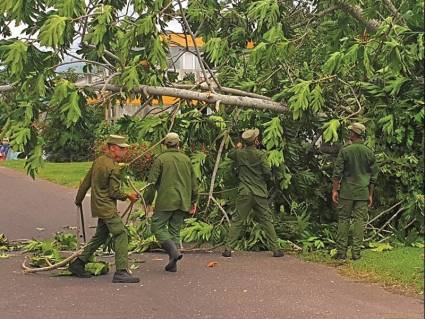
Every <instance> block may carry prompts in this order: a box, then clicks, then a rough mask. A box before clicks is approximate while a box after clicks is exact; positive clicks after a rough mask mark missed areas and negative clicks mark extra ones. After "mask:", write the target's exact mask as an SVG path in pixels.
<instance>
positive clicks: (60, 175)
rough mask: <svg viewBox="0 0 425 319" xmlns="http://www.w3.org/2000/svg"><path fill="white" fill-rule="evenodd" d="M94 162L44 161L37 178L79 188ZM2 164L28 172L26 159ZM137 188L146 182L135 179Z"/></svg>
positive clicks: (127, 188)
mask: <svg viewBox="0 0 425 319" xmlns="http://www.w3.org/2000/svg"><path fill="white" fill-rule="evenodd" d="M91 165H92V162H72V163H50V162H44V165H43V167H42V168H41V169H40V170H39V172H38V174H37V176H36V178H40V179H45V180H48V181H51V182H53V183H56V184H59V185H63V186H66V187H72V188H78V186H79V185H80V181H81V180H82V179H83V178H84V176H85V175H86V174H87V172H88V170H89V169H90V166H91ZM0 166H4V167H7V168H11V169H14V170H17V171H21V172H24V173H26V169H25V167H24V166H25V160H15V161H0ZM134 184H135V186H136V187H137V188H139V189H140V188H142V187H143V186H144V185H145V183H144V182H141V181H135V183H134ZM124 191H126V192H132V190H131V189H130V187H128V186H126V187H124Z"/></svg>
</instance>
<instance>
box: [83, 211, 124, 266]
mask: <svg viewBox="0 0 425 319" xmlns="http://www.w3.org/2000/svg"><path fill="white" fill-rule="evenodd" d="M109 234H111V235H112V239H113V241H114V250H115V267H116V269H117V270H124V269H127V267H128V235H127V229H126V228H125V226H124V224H123V222H122V220H121V218H120V217H119V216H114V217H112V218H99V219H98V221H97V227H96V233H95V234H94V236H93V238H92V239H91V240H90V241H89V242H88V244H87V246H86V247H85V248H84V251H83V253H82V255H81V256H80V257H79V258H80V259H81V260H82V261H83V262H85V263H86V262H88V261H89V260H90V257H91V256H92V255H93V254H94V253H95V251H96V250H97V249H98V248H99V247H100V246H101V245H102V244H104V243H105V242H106V240H107V239H108V235H109Z"/></svg>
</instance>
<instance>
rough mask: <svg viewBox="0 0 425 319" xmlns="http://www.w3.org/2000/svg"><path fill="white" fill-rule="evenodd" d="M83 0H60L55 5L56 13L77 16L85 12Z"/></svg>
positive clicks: (70, 16) (64, 15)
mask: <svg viewBox="0 0 425 319" xmlns="http://www.w3.org/2000/svg"><path fill="white" fill-rule="evenodd" d="M85 6H86V5H85V2H84V0H60V1H59V2H58V3H57V5H56V7H57V8H58V14H59V15H60V16H63V17H69V18H72V17H79V16H82V15H84V13H85Z"/></svg>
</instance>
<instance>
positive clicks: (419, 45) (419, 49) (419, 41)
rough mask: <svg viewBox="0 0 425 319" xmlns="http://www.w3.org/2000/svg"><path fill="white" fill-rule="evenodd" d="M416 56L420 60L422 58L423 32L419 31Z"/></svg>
mask: <svg viewBox="0 0 425 319" xmlns="http://www.w3.org/2000/svg"><path fill="white" fill-rule="evenodd" d="M417 43H418V58H419V59H420V60H422V59H423V58H424V34H423V33H420V34H419V35H418V41H417Z"/></svg>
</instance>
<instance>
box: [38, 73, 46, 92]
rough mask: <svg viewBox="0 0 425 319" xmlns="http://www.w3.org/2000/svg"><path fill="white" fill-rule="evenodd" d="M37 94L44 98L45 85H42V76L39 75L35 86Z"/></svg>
mask: <svg viewBox="0 0 425 319" xmlns="http://www.w3.org/2000/svg"><path fill="white" fill-rule="evenodd" d="M36 90H37V94H38V96H40V97H45V96H46V84H45V83H44V74H39V75H38V77H37V85H36Z"/></svg>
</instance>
